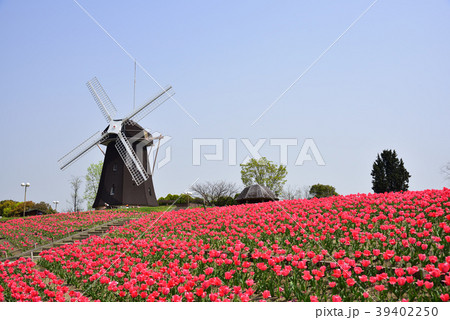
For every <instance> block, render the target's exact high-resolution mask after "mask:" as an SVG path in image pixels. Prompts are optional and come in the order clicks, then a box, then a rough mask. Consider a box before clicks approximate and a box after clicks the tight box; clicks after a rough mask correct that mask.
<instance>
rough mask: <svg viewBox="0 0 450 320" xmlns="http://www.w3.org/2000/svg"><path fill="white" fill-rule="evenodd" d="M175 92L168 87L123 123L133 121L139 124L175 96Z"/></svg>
mask: <svg viewBox="0 0 450 320" xmlns="http://www.w3.org/2000/svg"><path fill="white" fill-rule="evenodd" d="M174 94H175V92H173V91H172V87H171V86H168V87H166V88H165V89H164V90H163V91H161V92H160V93H158V94H157V95H156V96H154V97H153V98H151V99H150V100H148V101H147V102H146V103H145V104H144V105H143V106H141V107H140V108H138V109H137V110H136V111H133V112H132V113H131V114H130V115H128V116H127V117H125V118H124V119H123V122H125V121H128V120H133V121H135V122H138V121H140V120H142V119H143V118H144V117H146V116H147V115H148V114H149V113H150V112H152V111H153V110H155V109H156V108H158V107H159V106H160V105H161V104H162V103H163V102H164V101H166V100H167V99H169V98H170V97H171V96H173V95H174Z"/></svg>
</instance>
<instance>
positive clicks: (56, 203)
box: [53, 200, 59, 212]
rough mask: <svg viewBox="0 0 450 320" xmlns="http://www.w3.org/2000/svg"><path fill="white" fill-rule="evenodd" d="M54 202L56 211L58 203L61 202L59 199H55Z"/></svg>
mask: <svg viewBox="0 0 450 320" xmlns="http://www.w3.org/2000/svg"><path fill="white" fill-rule="evenodd" d="M53 203H54V204H55V211H56V208H58V203H59V201H58V200H55V201H53ZM56 212H58V211H56Z"/></svg>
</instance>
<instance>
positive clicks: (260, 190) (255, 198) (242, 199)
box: [236, 184, 278, 204]
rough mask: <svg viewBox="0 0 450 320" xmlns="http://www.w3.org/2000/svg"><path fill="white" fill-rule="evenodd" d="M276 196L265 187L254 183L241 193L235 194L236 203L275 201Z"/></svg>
mask: <svg viewBox="0 0 450 320" xmlns="http://www.w3.org/2000/svg"><path fill="white" fill-rule="evenodd" d="M276 200H278V198H277V197H276V196H275V194H274V193H273V192H272V191H271V190H270V189H269V188H267V187H265V186H261V185H259V184H254V185H251V186H249V187H246V188H245V189H244V190H242V192H241V194H240V195H238V196H237V198H236V201H237V203H239V204H241V203H258V202H267V201H276Z"/></svg>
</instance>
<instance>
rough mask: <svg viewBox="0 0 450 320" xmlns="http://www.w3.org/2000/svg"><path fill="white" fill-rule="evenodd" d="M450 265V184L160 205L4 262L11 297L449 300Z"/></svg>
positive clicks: (0, 266) (2, 285)
mask: <svg viewBox="0 0 450 320" xmlns="http://www.w3.org/2000/svg"><path fill="white" fill-rule="evenodd" d="M102 214H103V215H105V217H106V218H105V219H107V217H108V216H107V213H105V212H103V213H102V212H98V216H102ZM117 214H119V213H117ZM67 217H71V216H70V214H67ZM50 219H51V218H50ZM54 219H60V217H59V216H58V215H56V217H55V218H54ZM67 219H68V220H67V228H70V227H71V226H72V225H71V224H72V223H75V222H74V221H77V219H79V221H83V219H84V218H83V217H81V216H80V217H78V218H77V219H72V218H67ZM58 226H59V228H61V229H63V228H64V226H65V221H64V219H60V220H59V222H58ZM27 228H28V229H27V232H28V233H32V232H43V231H42V230H39V224H36V230H33V225H32V224H27ZM19 230H20V228H19ZM1 232H3V233H4V232H5V230H2V231H1ZM15 232H19V231H15ZM46 232H47V231H46ZM22 238H23V239H25V236H23V237H22ZM22 241H23V240H22ZM24 243H27V242H26V241H24ZM449 270H450V189H443V190H425V191H408V192H401V193H386V194H356V195H348V196H335V197H330V198H321V199H316V198H314V199H310V200H303V199H302V200H285V201H278V202H266V203H259V204H246V205H238V206H228V207H215V208H207V209H206V210H205V209H204V208H194V209H186V210H179V211H171V212H154V213H149V214H146V215H143V216H142V217H141V218H140V219H136V220H132V221H131V222H130V223H129V224H127V225H124V226H121V227H117V228H115V229H114V230H112V232H110V233H109V234H108V235H107V236H105V237H98V236H92V237H90V238H87V239H84V240H82V241H77V242H75V243H73V244H67V245H64V246H61V247H55V248H51V249H49V250H46V251H43V252H42V253H41V254H40V259H39V260H37V262H33V261H31V260H30V259H25V258H22V259H20V260H17V261H14V262H12V261H6V262H0V301H244V302H245V301H336V302H338V301H448V300H449V298H450V297H449V293H450V273H449Z"/></svg>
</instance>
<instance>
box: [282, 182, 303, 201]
mask: <svg viewBox="0 0 450 320" xmlns="http://www.w3.org/2000/svg"><path fill="white" fill-rule="evenodd" d="M301 196H302V193H301V190H300V189H299V188H297V187H293V186H291V185H289V186H287V188H285V189H283V192H281V197H282V198H283V199H285V200H294V199H300V198H301Z"/></svg>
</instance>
